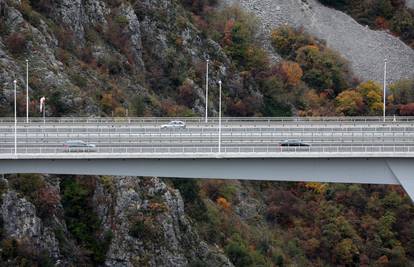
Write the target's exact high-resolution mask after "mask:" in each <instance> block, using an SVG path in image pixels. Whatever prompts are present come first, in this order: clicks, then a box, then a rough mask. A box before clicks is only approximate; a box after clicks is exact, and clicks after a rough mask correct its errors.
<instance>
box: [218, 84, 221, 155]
mask: <svg viewBox="0 0 414 267" xmlns="http://www.w3.org/2000/svg"><path fill="white" fill-rule="evenodd" d="M218 142H219V143H218V153H221V81H219V141H218Z"/></svg>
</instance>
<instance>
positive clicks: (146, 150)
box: [0, 146, 414, 158]
mask: <svg viewBox="0 0 414 267" xmlns="http://www.w3.org/2000/svg"><path fill="white" fill-rule="evenodd" d="M218 152H219V151H218V147H216V146H215V147H191V146H189V147H96V148H86V147H85V148H79V147H77V148H62V147H50V148H47V147H40V148H28V147H26V148H25V147H21V148H18V149H17V152H16V153H15V151H14V148H0V155H1V156H2V158H4V156H6V157H7V155H10V156H11V157H12V155H14V154H22V155H24V154H70V155H73V154H82V155H85V154H87V155H88V156H89V155H90V156H91V157H93V156H94V155H108V156H110V155H111V154H125V156H127V155H131V154H194V155H195V156H196V155H197V154H211V153H218ZM221 153H223V154H244V153H253V154H255V153H277V154H289V153H298V154H306V153H314V154H329V153H357V154H364V153H378V154H381V153H414V146H317V147H312V146H309V147H283V146H280V147H278V146H246V147H226V146H222V147H221ZM321 156H323V155H321ZM413 157H414V154H413Z"/></svg>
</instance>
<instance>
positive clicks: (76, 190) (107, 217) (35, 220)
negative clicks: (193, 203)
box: [0, 176, 232, 266]
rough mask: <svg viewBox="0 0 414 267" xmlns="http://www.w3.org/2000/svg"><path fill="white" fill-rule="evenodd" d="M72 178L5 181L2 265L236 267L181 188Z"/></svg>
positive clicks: (153, 180) (146, 181) (147, 180)
mask: <svg viewBox="0 0 414 267" xmlns="http://www.w3.org/2000/svg"><path fill="white" fill-rule="evenodd" d="M65 179H66V180H62V179H61V178H59V177H46V178H44V177H40V176H25V177H19V176H13V177H10V178H9V181H10V184H11V185H9V181H7V180H1V183H2V195H1V200H2V204H1V214H0V215H1V216H0V219H1V221H2V231H1V233H2V236H1V239H2V243H1V249H2V256H1V257H0V263H1V264H2V265H3V264H8V265H10V266H11V265H20V264H24V262H26V263H27V264H29V265H32V266H33V265H36V264H38V263H39V259H43V264H51V265H55V266H74V265H82V266H85V265H100V266H200V264H201V265H203V266H232V264H231V263H230V262H229V260H228V259H227V258H226V256H224V255H223V253H222V252H220V251H219V250H218V249H217V248H212V247H210V246H209V245H207V244H206V243H205V242H204V241H202V240H201V239H200V238H199V236H198V234H197V232H196V231H195V230H193V228H192V225H191V223H190V220H189V218H188V216H187V215H186V213H185V211H184V203H183V200H182V198H181V196H180V193H179V191H178V190H175V189H173V188H171V187H169V186H167V185H166V184H165V183H164V182H162V181H160V180H159V179H157V178H142V179H140V178H136V177H116V178H115V177H103V178H99V179H98V178H90V177H89V178H86V177H84V178H83V177H70V178H65ZM67 179H71V180H67ZM82 179H83V180H82ZM52 180H53V182H51V181H52ZM33 181H35V182H33ZM23 183H29V184H30V186H33V187H36V186H37V187H38V188H36V189H35V190H39V191H38V192H37V193H35V194H32V193H29V192H28V191H26V190H25V189H24V187H25V185H24V184H23ZM52 183H53V184H52ZM62 183H63V184H62ZM32 189H34V188H32ZM86 192H89V193H90V194H89V193H86ZM54 197H56V198H55V199H56V200H59V201H55V202H54V203H53V204H52V202H53V199H54ZM79 200H82V201H84V202H83V203H82V205H84V206H82V207H77V206H76V205H78V204H79V203H77V201H79ZM33 203H35V204H33ZM88 203H89V204H88ZM52 206H53V207H52ZM45 209H47V210H48V213H47V214H46V213H45ZM74 213H76V215H77V216H76V218H74V217H72V216H73V215H75V214H74ZM94 216H96V219H92V218H94ZM87 223H89V224H92V225H87ZM93 224H95V225H93ZM85 228H86V229H88V230H90V232H85V233H84V234H86V235H90V238H96V240H98V241H95V240H89V239H88V238H85V236H83V235H82V231H84V230H85ZM68 229H69V230H68ZM40 261H42V260H40ZM3 266H4V265H3ZM40 266H45V265H42V262H40Z"/></svg>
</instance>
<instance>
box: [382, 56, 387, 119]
mask: <svg viewBox="0 0 414 267" xmlns="http://www.w3.org/2000/svg"><path fill="white" fill-rule="evenodd" d="M386 89H387V59H384V92H383V94H384V107H383V120H384V122H385V108H386V105H385V101H386V93H387V90H386Z"/></svg>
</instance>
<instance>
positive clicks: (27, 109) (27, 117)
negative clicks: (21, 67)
mask: <svg viewBox="0 0 414 267" xmlns="http://www.w3.org/2000/svg"><path fill="white" fill-rule="evenodd" d="M26 123H29V60H28V59H26Z"/></svg>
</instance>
